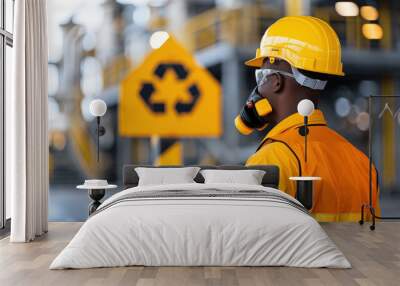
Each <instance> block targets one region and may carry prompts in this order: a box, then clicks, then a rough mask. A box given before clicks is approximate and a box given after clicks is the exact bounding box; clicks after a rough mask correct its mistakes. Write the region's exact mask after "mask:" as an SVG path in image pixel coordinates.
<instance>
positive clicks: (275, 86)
mask: <svg viewBox="0 0 400 286" xmlns="http://www.w3.org/2000/svg"><path fill="white" fill-rule="evenodd" d="M284 84H285V79H284V77H283V76H282V75H281V74H279V73H275V74H273V75H271V89H272V91H273V92H275V93H280V92H281V91H282V90H283V85H284Z"/></svg>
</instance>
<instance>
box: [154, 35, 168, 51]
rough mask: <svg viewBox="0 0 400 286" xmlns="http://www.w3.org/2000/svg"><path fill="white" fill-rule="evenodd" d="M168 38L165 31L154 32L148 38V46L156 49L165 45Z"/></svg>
mask: <svg viewBox="0 0 400 286" xmlns="http://www.w3.org/2000/svg"><path fill="white" fill-rule="evenodd" d="M168 38H169V34H168V33H167V32H165V31H157V32H154V33H153V34H152V35H151V36H150V46H151V47H152V48H153V49H158V48H159V47H161V46H162V45H163V44H164V43H165V41H166V40H168Z"/></svg>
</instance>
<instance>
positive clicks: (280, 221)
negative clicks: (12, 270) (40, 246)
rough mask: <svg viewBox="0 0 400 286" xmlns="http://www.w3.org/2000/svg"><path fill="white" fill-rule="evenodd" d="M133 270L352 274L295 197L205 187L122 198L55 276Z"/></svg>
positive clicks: (83, 234) (81, 236)
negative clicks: (280, 269) (287, 269)
mask: <svg viewBox="0 0 400 286" xmlns="http://www.w3.org/2000/svg"><path fill="white" fill-rule="evenodd" d="M132 265H144V266H292V267H313V268H314V267H330V268H350V267H351V265H350V263H349V262H348V260H347V259H346V258H345V256H344V255H343V253H342V252H341V251H340V250H339V249H338V248H337V247H336V245H335V244H334V242H333V241H332V240H331V239H330V238H329V237H328V236H327V234H326V233H325V231H324V230H323V229H322V228H321V226H320V225H319V224H318V223H317V222H316V221H315V220H314V219H313V218H312V217H311V216H310V215H309V214H308V212H307V211H306V210H305V209H304V207H303V206H302V205H301V204H300V203H299V202H298V201H296V200H295V199H294V198H292V197H290V196H289V195H287V194H285V193H283V192H281V191H279V190H277V189H273V188H269V187H263V186H257V185H242V184H198V183H193V184H176V185H157V186H141V187H134V188H130V189H127V190H124V191H122V192H120V193H117V194H115V195H114V196H112V197H110V198H109V199H107V200H106V201H105V202H104V203H103V204H102V205H101V206H100V207H99V208H98V210H97V211H96V212H95V213H94V214H93V215H92V216H90V217H89V219H88V220H87V221H86V222H85V223H84V224H83V225H82V227H81V229H80V230H79V231H78V233H77V234H76V235H75V237H74V238H73V239H72V240H71V242H70V243H69V244H68V245H67V246H66V247H65V248H64V249H63V250H62V252H61V253H60V254H59V255H58V256H57V257H56V258H55V259H54V261H53V262H52V264H51V265H50V269H65V268H92V267H119V266H132Z"/></svg>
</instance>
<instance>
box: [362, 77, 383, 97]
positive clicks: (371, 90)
mask: <svg viewBox="0 0 400 286" xmlns="http://www.w3.org/2000/svg"><path fill="white" fill-rule="evenodd" d="M358 92H359V93H360V94H361V95H362V96H365V97H368V96H370V95H378V93H379V85H378V83H377V82H376V81H374V80H362V81H361V82H360V83H359V85H358Z"/></svg>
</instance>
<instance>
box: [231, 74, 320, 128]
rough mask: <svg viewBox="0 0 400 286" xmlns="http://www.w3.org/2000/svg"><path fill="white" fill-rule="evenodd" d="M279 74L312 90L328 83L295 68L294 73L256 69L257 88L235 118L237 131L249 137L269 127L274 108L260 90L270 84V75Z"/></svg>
mask: <svg viewBox="0 0 400 286" xmlns="http://www.w3.org/2000/svg"><path fill="white" fill-rule="evenodd" d="M278 73H279V74H281V75H284V76H288V77H291V78H294V79H295V80H296V82H297V83H298V84H300V85H302V86H305V87H308V88H311V89H319V90H322V89H324V88H325V85H326V83H327V81H323V80H319V79H313V78H309V77H307V76H305V75H303V74H302V73H300V71H299V70H298V69H296V68H295V67H292V73H288V72H284V71H280V70H274V69H256V71H255V76H256V82H257V86H256V87H255V88H254V89H253V91H252V92H251V94H250V96H249V97H248V98H247V101H246V104H245V105H244V106H243V108H242V110H241V111H240V113H239V115H238V116H237V117H236V118H235V126H236V129H237V130H238V131H239V132H240V133H242V134H244V135H249V134H250V133H251V132H253V130H254V129H257V130H260V131H261V130H263V129H265V127H267V125H268V120H267V116H268V115H269V114H270V113H271V112H272V106H271V104H270V103H269V101H268V99H267V98H265V97H263V96H262V95H261V94H260V93H259V91H258V88H259V87H261V86H262V85H264V84H266V83H267V82H268V77H269V76H270V75H273V74H278Z"/></svg>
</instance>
